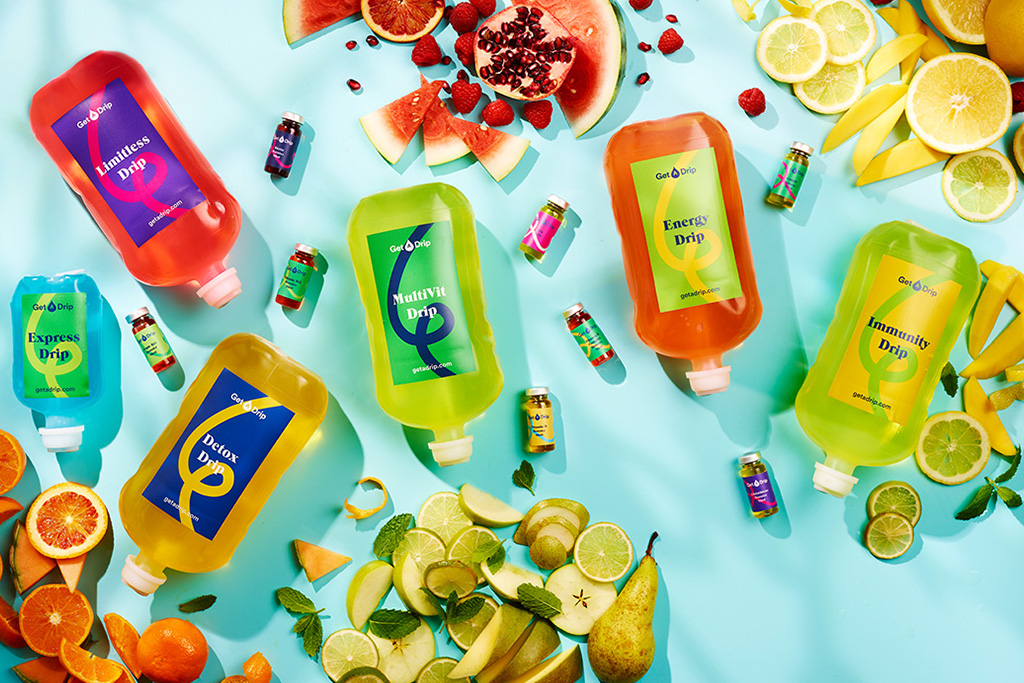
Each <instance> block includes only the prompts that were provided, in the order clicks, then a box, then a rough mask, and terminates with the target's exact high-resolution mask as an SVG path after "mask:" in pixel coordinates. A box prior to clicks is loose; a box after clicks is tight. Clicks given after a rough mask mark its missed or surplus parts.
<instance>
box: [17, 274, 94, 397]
mask: <svg viewBox="0 0 1024 683" xmlns="http://www.w3.org/2000/svg"><path fill="white" fill-rule="evenodd" d="M21 329H22V334H23V335H24V337H23V339H22V342H23V344H24V347H25V358H24V362H23V363H22V367H23V376H24V379H25V398H78V397H81V396H88V395H89V349H88V345H87V343H86V309H85V293H83V292H61V293H55V294H23V295H22V296H21Z"/></svg>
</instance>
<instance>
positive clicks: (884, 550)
mask: <svg viewBox="0 0 1024 683" xmlns="http://www.w3.org/2000/svg"><path fill="white" fill-rule="evenodd" d="M913 543H914V525H913V524H911V523H910V520H909V519H907V518H906V517H904V516H903V515H901V514H900V513H898V512H883V513H882V514H880V515H877V516H875V517H872V518H871V520H870V521H868V525H867V526H866V527H864V545H866V546H867V548H868V551H869V552H870V553H871V554H872V555H874V556H875V557H877V558H878V559H880V560H891V559H893V558H894V557H899V556H900V555H902V554H903V553H905V552H907V551H908V550H910V546H911V545H913Z"/></svg>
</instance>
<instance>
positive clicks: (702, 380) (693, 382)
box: [686, 365, 732, 396]
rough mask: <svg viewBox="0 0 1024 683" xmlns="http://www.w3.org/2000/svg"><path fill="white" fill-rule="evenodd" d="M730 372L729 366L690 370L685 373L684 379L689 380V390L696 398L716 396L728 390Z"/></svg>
mask: <svg viewBox="0 0 1024 683" xmlns="http://www.w3.org/2000/svg"><path fill="white" fill-rule="evenodd" d="M730 370H732V366H731V365H723V366H722V367H720V368H711V369H710V370H690V371H689V372H688V373H686V379H688V380H690V388H691V389H693V393H695V394H697V395H698V396H707V395H708V394H718V393H721V392H723V391H725V390H726V389H728V388H729V371H730Z"/></svg>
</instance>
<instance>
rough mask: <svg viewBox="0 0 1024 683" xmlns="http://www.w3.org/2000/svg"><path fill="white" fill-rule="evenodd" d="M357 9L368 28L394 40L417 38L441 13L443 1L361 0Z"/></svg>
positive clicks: (382, 36)
mask: <svg viewBox="0 0 1024 683" xmlns="http://www.w3.org/2000/svg"><path fill="white" fill-rule="evenodd" d="M359 9H360V10H361V11H362V13H363V20H364V21H365V22H366V25H367V26H369V27H370V30H371V31H373V32H374V33H376V34H377V35H378V36H380V37H381V38H384V39H385V40H390V41H393V42H396V43H411V42H414V41H416V40H419V39H420V38H422V37H423V36H425V35H427V34H428V33H430V32H431V31H433V30H434V28H435V27H436V26H437V25H438V24H439V23H441V17H442V16H444V2H443V0H415V1H409V0H362V2H360V3H359Z"/></svg>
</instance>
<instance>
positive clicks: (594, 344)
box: [570, 318, 612, 365]
mask: <svg viewBox="0 0 1024 683" xmlns="http://www.w3.org/2000/svg"><path fill="white" fill-rule="evenodd" d="M570 332H571V333H572V338H573V339H575V340H576V343H577V344H579V345H580V350H582V351H583V353H584V355H586V357H587V360H589V361H590V364H591V365H593V364H594V361H595V360H597V359H598V358H600V357H601V356H603V355H605V354H606V353H608V352H609V351H611V350H612V345H611V343H609V341H608V338H607V337H605V336H604V332H602V331H601V328H600V327H598V326H597V323H595V322H594V319H593V318H591V319H589V320H584V321H583V322H582V323H580V325H578V326H577V327H574V328H573V329H572V330H570Z"/></svg>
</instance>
